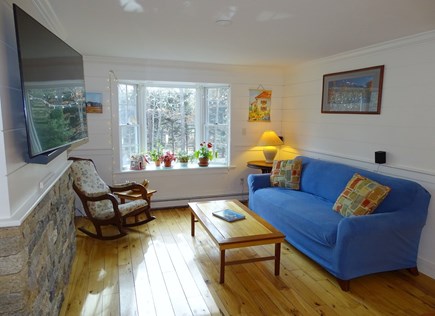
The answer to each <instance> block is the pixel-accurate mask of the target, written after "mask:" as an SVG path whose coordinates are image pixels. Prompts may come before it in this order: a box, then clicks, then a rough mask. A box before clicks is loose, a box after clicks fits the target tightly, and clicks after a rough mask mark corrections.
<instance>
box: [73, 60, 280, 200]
mask: <svg viewBox="0 0 435 316" xmlns="http://www.w3.org/2000/svg"><path fill="white" fill-rule="evenodd" d="M113 74H114V75H113ZM115 77H116V78H117V79H118V80H122V79H124V80H125V79H131V80H154V81H179V82H210V83H228V84H230V85H231V144H230V146H231V147H230V152H231V167H230V168H221V169H213V168H201V169H199V170H170V171H168V170H161V171H151V170H145V171H131V172H124V173H121V172H119V170H118V169H119V168H118V167H117V156H116V155H115V152H116V150H117V142H118V138H117V129H116V126H117V124H118V120H117V98H116V85H115V84H113V82H114V80H115ZM85 79H86V89H87V91H89V92H99V93H102V94H103V113H102V114H89V115H88V125H89V132H90V136H89V143H87V144H85V145H83V146H81V147H79V148H77V149H76V150H74V151H73V152H72V153H71V155H75V156H80V157H90V158H92V159H94V161H95V162H96V165H97V168H98V170H99V172H100V174H101V175H102V177H103V178H104V179H105V180H106V181H107V182H109V183H119V182H124V181H126V180H135V181H140V182H141V181H142V180H143V179H145V178H146V179H148V180H150V187H152V188H154V189H157V190H158V192H157V194H156V195H155V196H154V197H153V201H154V202H153V203H154V205H155V206H169V205H183V204H186V202H187V201H188V200H191V199H197V198H199V197H207V196H211V195H221V196H225V195H234V194H236V195H237V194H238V195H239V196H242V195H243V193H244V194H245V196H244V197H245V198H246V193H247V189H246V184H244V186H241V185H240V178H244V179H245V183H246V177H247V174H249V173H255V172H259V171H258V170H253V169H248V168H247V167H246V162H247V161H248V160H259V159H263V154H262V151H260V150H258V148H255V146H256V143H257V141H258V139H259V138H260V136H261V133H262V132H263V131H264V130H266V129H274V130H276V131H277V133H280V132H281V130H280V128H281V113H282V93H283V82H284V71H283V70H282V69H273V68H251V67H238V66H237V67H236V66H228V65H214V64H199V63H182V62H164V61H150V60H138V59H119V58H103V57H86V58H85ZM259 85H261V86H262V87H264V88H265V89H272V91H273V92H272V117H271V122H263V123H253V122H248V106H249V89H256V88H258V87H259ZM111 87H112V93H113V97H112V98H111V91H110V89H111ZM112 124H113V125H112ZM173 199H179V200H176V201H167V200H173ZM158 201H165V202H164V203H163V202H162V203H157V202H158Z"/></svg>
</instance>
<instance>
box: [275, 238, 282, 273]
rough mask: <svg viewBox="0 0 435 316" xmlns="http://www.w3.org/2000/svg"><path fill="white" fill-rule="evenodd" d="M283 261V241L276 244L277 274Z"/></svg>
mask: <svg viewBox="0 0 435 316" xmlns="http://www.w3.org/2000/svg"><path fill="white" fill-rule="evenodd" d="M280 261H281V243H276V244H275V275H279V267H280Z"/></svg>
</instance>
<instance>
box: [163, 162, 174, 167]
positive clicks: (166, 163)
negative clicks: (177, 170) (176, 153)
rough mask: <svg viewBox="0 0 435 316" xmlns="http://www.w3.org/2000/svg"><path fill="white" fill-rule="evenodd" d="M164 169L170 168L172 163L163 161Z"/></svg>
mask: <svg viewBox="0 0 435 316" xmlns="http://www.w3.org/2000/svg"><path fill="white" fill-rule="evenodd" d="M164 164H165V168H171V167H172V161H164Z"/></svg>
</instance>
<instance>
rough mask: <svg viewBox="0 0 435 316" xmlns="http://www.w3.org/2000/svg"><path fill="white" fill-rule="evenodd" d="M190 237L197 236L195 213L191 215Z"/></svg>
mask: <svg viewBox="0 0 435 316" xmlns="http://www.w3.org/2000/svg"><path fill="white" fill-rule="evenodd" d="M190 235H191V236H192V237H193V236H195V215H193V212H191V213H190Z"/></svg>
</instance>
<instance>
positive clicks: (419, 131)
mask: <svg viewBox="0 0 435 316" xmlns="http://www.w3.org/2000/svg"><path fill="white" fill-rule="evenodd" d="M377 65H385V74H384V86H383V95H382V108H381V114H380V115H363V114H359V115H357V114H321V112H320V106H321V98H322V80H323V75H324V74H327V73H334V72H340V71H346V70H352V69H359V68H365V67H370V66H377ZM284 104H285V106H284V108H285V110H284V111H283V112H284V113H283V122H282V128H283V132H284V136H285V139H286V145H289V146H291V147H293V148H295V149H297V150H298V151H299V152H301V153H305V154H307V155H311V156H315V157H319V158H324V159H330V160H339V161H341V162H345V163H349V164H354V165H360V166H362V167H364V168H366V169H377V166H375V165H374V152H375V151H377V150H384V151H386V152H387V164H386V165H382V166H381V167H380V169H379V172H383V173H386V174H390V175H393V176H400V177H404V178H408V179H411V180H414V181H417V182H419V183H421V184H422V185H423V186H424V187H425V188H426V189H427V190H428V191H429V192H430V193H431V194H432V196H435V124H434V119H435V32H429V33H424V34H420V35H417V36H414V37H410V38H406V39H401V40H396V41H392V42H388V43H383V44H382V45H377V46H373V47H369V48H366V49H362V50H358V51H352V52H348V53H343V54H340V55H337V56H333V57H330V58H325V59H322V60H317V61H314V62H310V63H306V64H302V65H298V66H297V67H295V68H293V69H290V70H289V72H288V74H287V76H286V89H285V96H284ZM434 199H435V198H434ZM434 199H432V202H431V204H430V209H429V215H428V219H427V223H426V226H425V228H424V230H423V234H422V239H421V244H420V251H419V256H418V259H419V268H420V270H421V271H422V272H424V273H426V274H428V275H431V276H432V277H435V248H434V247H433V243H434V241H435V202H434Z"/></svg>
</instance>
